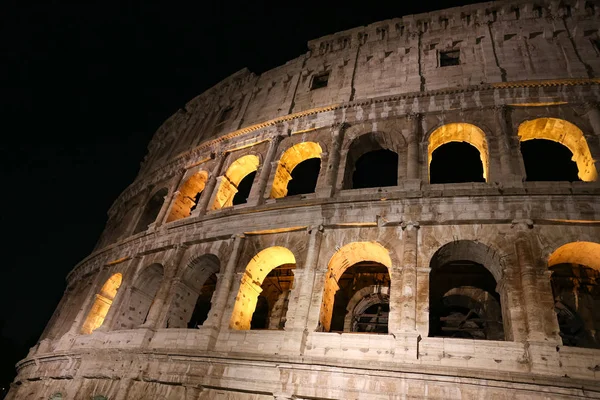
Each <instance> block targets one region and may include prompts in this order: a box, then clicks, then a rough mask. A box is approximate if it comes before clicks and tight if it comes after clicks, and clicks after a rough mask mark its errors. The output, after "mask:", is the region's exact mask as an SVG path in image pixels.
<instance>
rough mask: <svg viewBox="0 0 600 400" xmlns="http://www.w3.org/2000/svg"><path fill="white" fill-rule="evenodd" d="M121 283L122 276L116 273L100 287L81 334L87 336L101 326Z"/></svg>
mask: <svg viewBox="0 0 600 400" xmlns="http://www.w3.org/2000/svg"><path fill="white" fill-rule="evenodd" d="M122 281H123V275H121V274H120V273H116V274H114V275H113V276H111V277H110V278H108V280H107V281H106V282H105V283H104V285H102V289H100V293H97V294H96V299H95V300H94V303H93V305H92V308H91V309H90V312H89V313H88V315H87V317H86V319H85V322H84V323H83V326H82V327H81V333H83V334H84V335H88V334H90V333H92V332H94V331H95V330H96V329H98V328H99V327H101V326H102V323H104V319H105V318H106V314H107V313H108V310H109V309H110V306H112V303H113V301H114V299H115V296H116V295H117V291H118V290H119V287H120V286H121V282H122Z"/></svg>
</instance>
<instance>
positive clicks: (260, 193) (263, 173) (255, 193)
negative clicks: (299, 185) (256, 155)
mask: <svg viewBox="0 0 600 400" xmlns="http://www.w3.org/2000/svg"><path fill="white" fill-rule="evenodd" d="M282 139H283V136H281V135H277V136H275V137H274V138H273V139H271V142H270V143H269V149H268V150H267V155H266V156H265V158H264V160H263V162H262V165H261V166H260V167H259V169H260V170H259V171H258V180H255V183H254V184H253V185H252V188H251V189H250V195H249V196H248V205H249V206H258V205H260V204H263V203H264V198H265V197H266V198H269V196H270V193H265V189H266V188H267V184H268V181H269V177H270V176H271V175H272V174H271V171H272V170H273V168H277V167H276V166H277V164H278V163H277V162H276V161H273V159H274V158H275V155H276V154H277V148H278V147H279V143H281V140H282Z"/></svg>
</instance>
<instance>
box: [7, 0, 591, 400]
mask: <svg viewBox="0 0 600 400" xmlns="http://www.w3.org/2000/svg"><path fill="white" fill-rule="evenodd" d="M599 26H600V3H598V2H595V1H584V0H562V1H555V0H552V1H547V0H545V1H542V0H537V1H512V2H511V1H508V2H489V3H481V4H477V5H471V6H464V7H459V8H452V9H448V10H443V11H436V12H432V13H427V14H419V15H409V16H404V17H401V18H397V19H391V20H386V21H381V22H377V23H374V24H371V25H369V26H366V27H359V28H355V29H351V30H347V31H343V32H338V33H335V34H332V35H329V36H325V37H322V38H319V39H316V40H312V41H310V42H308V52H307V53H306V54H303V55H301V56H300V57H298V58H296V59H294V60H291V61H289V62H287V63H286V64H285V65H283V66H280V67H277V68H275V69H272V70H270V71H267V72H264V73H262V74H261V75H255V74H253V73H251V72H250V71H248V70H246V69H243V70H241V71H239V72H237V73H235V74H233V75H232V76H230V77H228V78H226V79H225V80H223V81H222V82H220V83H218V84H217V85H215V86H214V87H212V88H211V89H209V90H207V91H206V92H204V93H202V94H201V95H199V96H198V97H196V98H194V99H193V100H191V101H190V102H189V103H188V104H186V105H185V107H184V108H182V109H180V110H179V111H178V112H177V113H175V115H173V116H172V117H170V118H169V119H168V120H167V121H166V122H164V124H163V125H162V126H161V127H160V128H159V129H158V131H157V132H156V134H155V135H154V138H153V139H152V141H151V143H150V145H149V150H148V154H147V156H146V158H145V159H144V161H143V164H142V167H141V170H140V172H139V175H138V176H137V178H136V179H135V181H134V182H133V183H132V184H131V185H130V186H129V187H127V188H126V190H125V191H124V192H123V193H122V194H121V195H120V196H119V198H118V199H117V200H116V201H115V202H114V204H113V206H112V207H111V209H110V210H109V211H108V214H109V220H108V223H107V225H106V228H105V230H104V233H103V234H102V236H101V238H100V239H99V241H98V244H97V246H96V248H95V249H94V251H93V252H92V253H91V254H90V255H89V256H88V257H86V258H85V259H84V260H82V261H81V262H80V263H79V264H78V265H76V266H75V268H74V269H73V270H72V272H71V273H70V274H69V275H68V277H67V282H68V286H67V289H66V291H65V294H64V296H63V298H62V300H61V302H60V304H59V305H58V307H57V309H56V312H55V313H54V315H53V317H52V319H51V320H50V322H49V323H48V326H47V327H46V329H45V331H44V333H43V335H42V337H41V338H40V340H39V342H38V344H37V345H36V346H35V347H33V348H32V349H31V350H30V352H29V354H28V355H27V357H26V358H25V359H24V360H22V361H20V362H19V363H18V364H17V370H18V375H17V377H16V379H15V381H14V383H13V384H12V386H11V391H10V392H9V394H8V397H7V398H8V399H11V400H15V399H23V400H25V399H27V400H31V399H53V400H57V399H93V400H106V399H110V400H142V399H186V400H192V399H193V400H200V399H231V400H268V399H304V400H306V399H311V400H317V399H406V398H411V399H416V398H418V399H420V398H428V399H476V398H477V399H484V398H485V399H487V398H493V399H515V398H519V399H550V398H552V399H566V398H600V312H598V310H599V309H600V308H599V307H600V286H599V285H600V276H599V275H600V243H599V242H600V218H599V217H600V201H599V195H600V184H599V183H598V172H597V171H598V169H599V168H600V162H598V161H596V160H600V107H599V102H600V79H599V78H598V76H600V37H599Z"/></svg>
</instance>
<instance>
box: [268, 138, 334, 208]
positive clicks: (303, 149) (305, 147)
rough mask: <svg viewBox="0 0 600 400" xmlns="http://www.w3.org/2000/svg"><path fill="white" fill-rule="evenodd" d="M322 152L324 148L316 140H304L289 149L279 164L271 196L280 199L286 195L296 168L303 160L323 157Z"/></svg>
mask: <svg viewBox="0 0 600 400" xmlns="http://www.w3.org/2000/svg"><path fill="white" fill-rule="evenodd" d="M322 152H323V149H322V148H321V146H320V145H319V144H318V143H315V142H302V143H298V144H296V145H294V146H292V147H290V148H289V149H287V150H286V151H285V153H283V155H282V156H281V158H280V159H279V163H278V164H277V170H276V171H275V179H274V180H273V188H272V189H271V198H273V199H279V198H281V197H285V196H286V195H287V192H288V183H289V182H290V180H291V179H292V171H293V170H294V168H296V166H297V165H298V164H300V163H301V162H302V161H306V160H309V159H311V158H321V153H322Z"/></svg>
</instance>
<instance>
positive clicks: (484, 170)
mask: <svg viewBox="0 0 600 400" xmlns="http://www.w3.org/2000/svg"><path fill="white" fill-rule="evenodd" d="M451 143H458V144H460V145H455V144H452V145H451V146H448V145H449V144H451ZM469 145H470V146H469ZM442 146H443V147H445V148H444V149H439V148H440V147H442ZM471 147H474V148H475V150H477V153H478V154H475V153H474V152H473V149H472V148H471ZM438 149H439V150H440V151H437V150H438ZM455 152H457V153H455ZM434 153H435V158H436V160H435V163H433V161H434ZM427 155H428V156H427V157H428V159H427V164H428V166H429V182H430V183H458V182H487V179H488V167H489V154H488V146H487V142H486V140H485V133H484V132H483V131H482V130H481V129H479V128H478V127H476V126H475V125H471V124H467V123H464V122H460V123H451V124H446V125H443V126H440V127H439V128H437V129H436V130H435V131H433V132H432V133H431V135H429V144H428V147H427ZM475 156H478V157H479V160H480V162H478V163H477V162H475V160H474V158H475ZM432 164H433V165H432ZM474 169H475V170H476V171H477V173H475V171H474ZM480 172H481V175H480Z"/></svg>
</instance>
